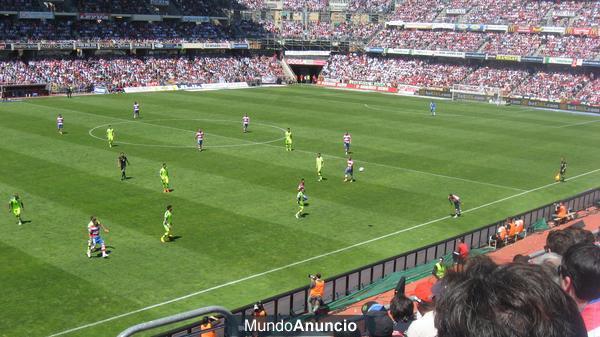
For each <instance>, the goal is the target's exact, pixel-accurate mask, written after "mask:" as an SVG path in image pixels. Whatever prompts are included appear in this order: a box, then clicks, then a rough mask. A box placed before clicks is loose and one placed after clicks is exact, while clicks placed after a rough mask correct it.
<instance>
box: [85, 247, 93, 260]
mask: <svg viewBox="0 0 600 337" xmlns="http://www.w3.org/2000/svg"><path fill="white" fill-rule="evenodd" d="M85 255H87V257H89V258H91V257H92V251H91V250H90V249H89V248H88V250H87V252H85Z"/></svg>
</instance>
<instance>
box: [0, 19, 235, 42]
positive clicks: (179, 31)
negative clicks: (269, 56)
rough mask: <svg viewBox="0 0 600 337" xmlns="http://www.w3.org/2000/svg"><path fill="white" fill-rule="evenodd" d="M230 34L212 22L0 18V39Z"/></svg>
mask: <svg viewBox="0 0 600 337" xmlns="http://www.w3.org/2000/svg"><path fill="white" fill-rule="evenodd" d="M229 37H230V33H229V27H224V26H217V25H214V24H212V23H208V22H205V23H201V24H196V23H193V22H178V21H161V22H153V23H148V22H143V21H112V20H103V21H100V22H98V21H91V20H73V21H72V20H52V21H46V22H44V21H38V20H28V21H14V20H2V19H0V41H2V42H29V41H36V42H37V41H44V40H52V41H70V40H79V41H86V42H87V41H124V40H125V41H160V42H191V41H193V42H197V41H220V40H228V39H229Z"/></svg>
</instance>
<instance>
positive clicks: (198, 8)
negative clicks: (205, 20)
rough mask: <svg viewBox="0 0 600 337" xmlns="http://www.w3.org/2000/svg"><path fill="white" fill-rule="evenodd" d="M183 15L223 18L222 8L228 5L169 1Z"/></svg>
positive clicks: (186, 0)
mask: <svg viewBox="0 0 600 337" xmlns="http://www.w3.org/2000/svg"><path fill="white" fill-rule="evenodd" d="M171 1H173V3H174V4H175V6H176V7H177V8H178V9H179V11H180V12H181V14H183V15H200V16H225V15H224V13H223V9H224V8H228V7H229V6H230V4H228V3H227V2H225V1H223V2H218V1H189V0H171Z"/></svg>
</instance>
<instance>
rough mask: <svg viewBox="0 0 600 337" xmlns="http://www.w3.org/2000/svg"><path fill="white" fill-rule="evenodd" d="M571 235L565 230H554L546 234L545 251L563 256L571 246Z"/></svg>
mask: <svg viewBox="0 0 600 337" xmlns="http://www.w3.org/2000/svg"><path fill="white" fill-rule="evenodd" d="M570 234H571V233H570V232H568V231H565V230H556V231H551V232H550V233H548V237H546V250H547V251H550V252H554V253H556V254H559V255H563V254H564V253H565V252H566V251H567V249H568V248H569V246H571V245H572V242H573V238H572V237H571V235H570Z"/></svg>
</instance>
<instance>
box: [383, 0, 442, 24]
mask: <svg viewBox="0 0 600 337" xmlns="http://www.w3.org/2000/svg"><path fill="white" fill-rule="evenodd" d="M442 10H444V4H443V3H442V2H441V1H439V0H405V1H403V2H401V3H399V4H396V10H395V11H394V14H393V15H392V20H402V21H406V22H433V20H434V19H435V17H436V16H438V14H439V13H440V12H441V11H442Z"/></svg>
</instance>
